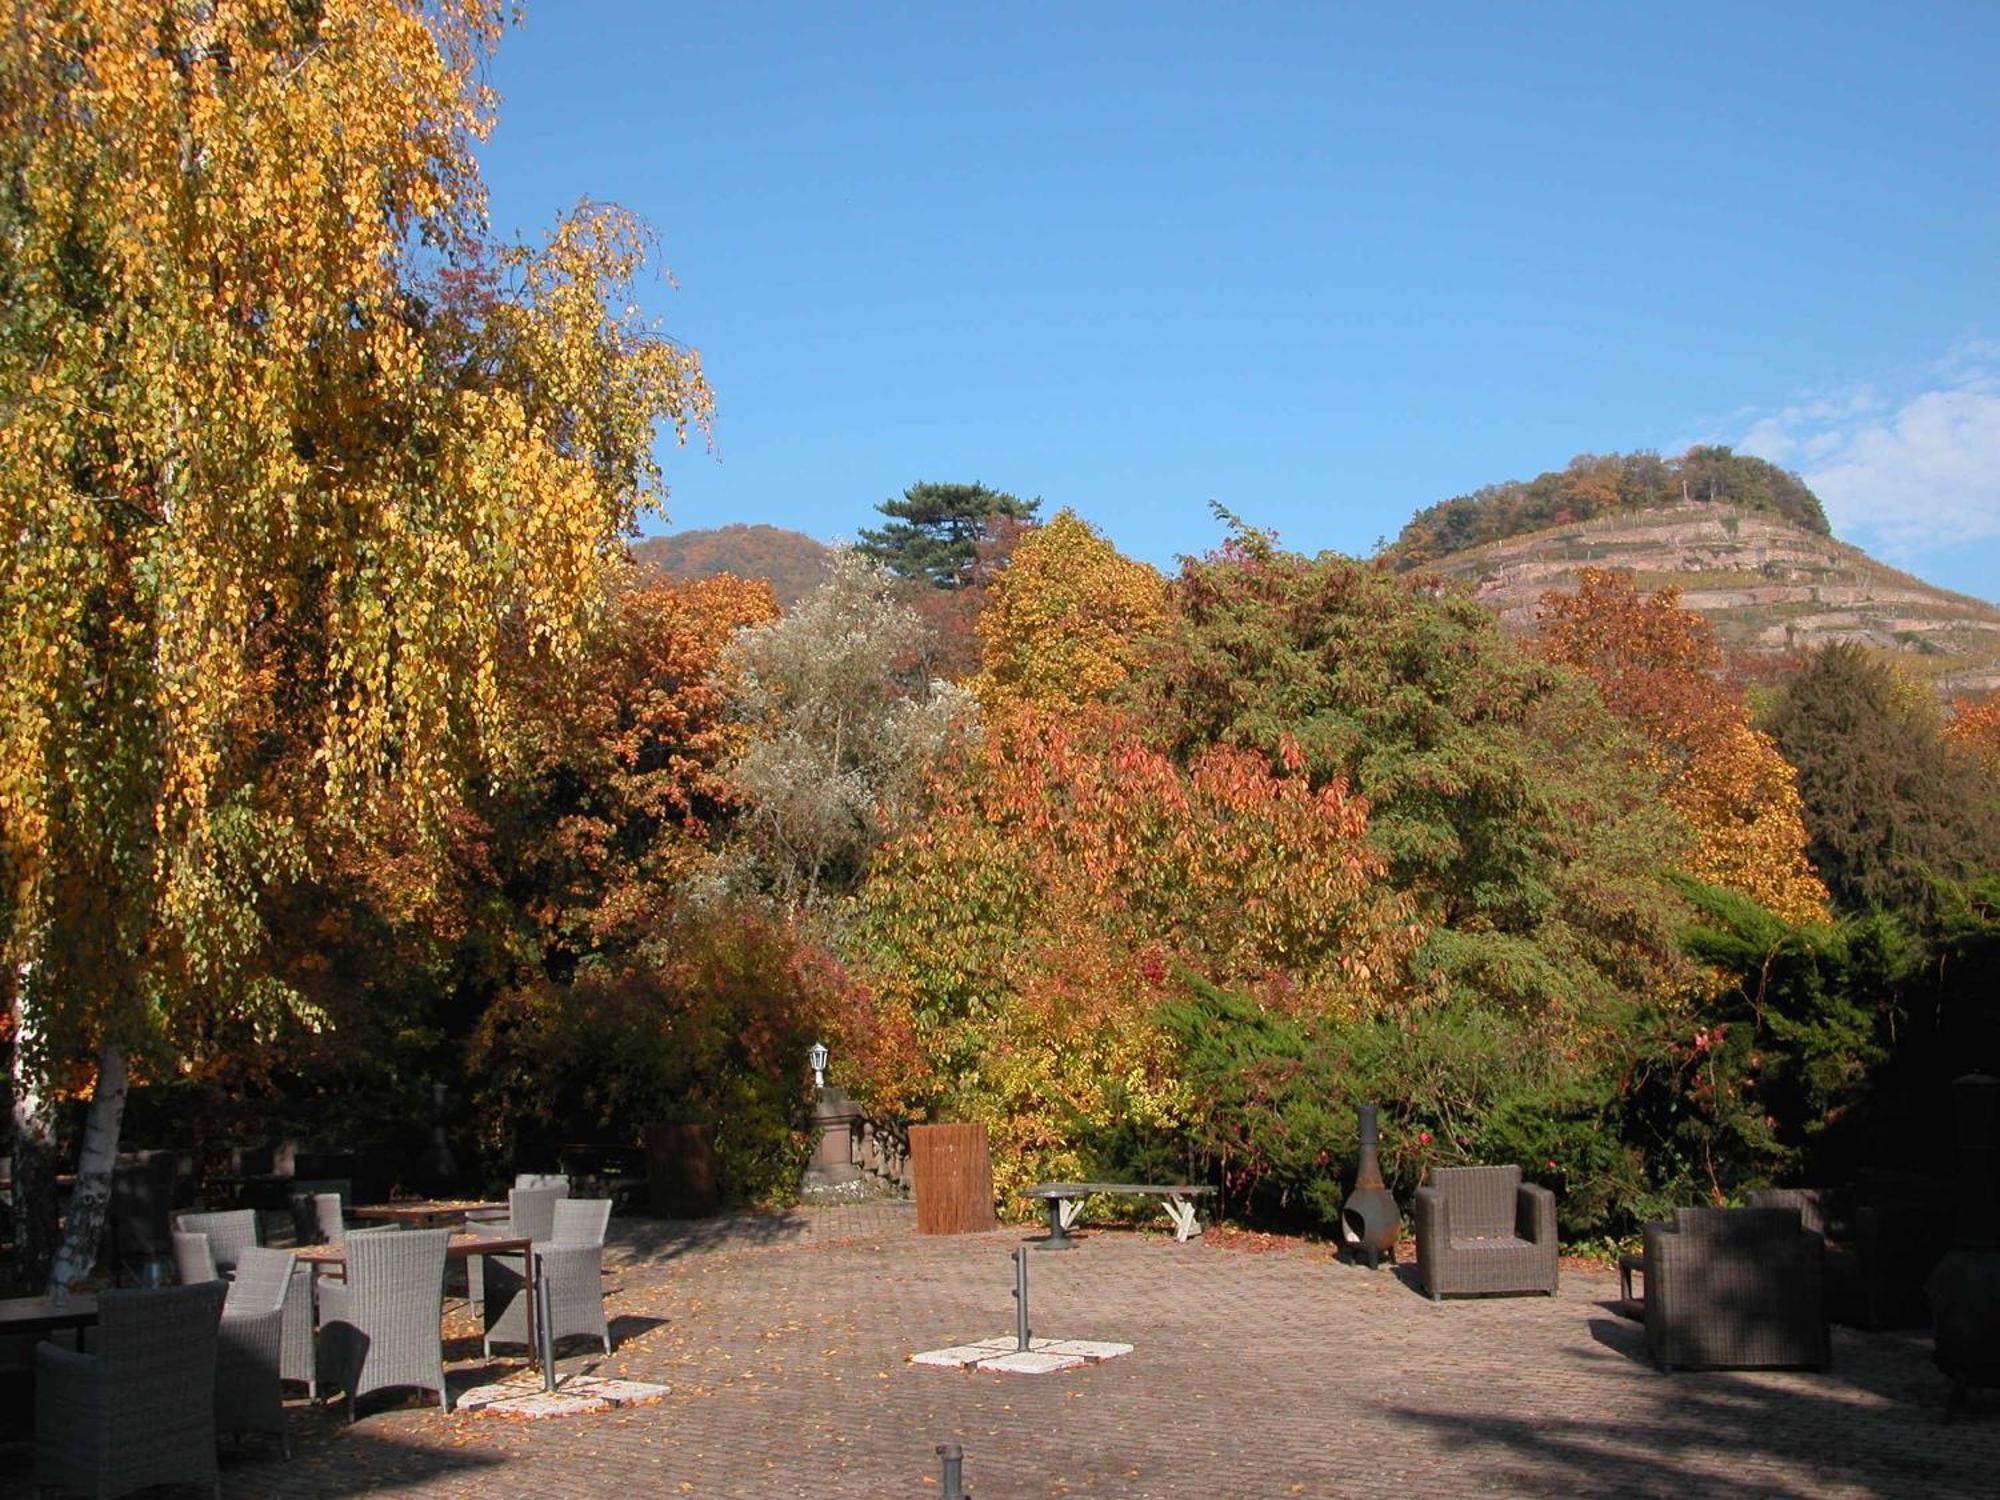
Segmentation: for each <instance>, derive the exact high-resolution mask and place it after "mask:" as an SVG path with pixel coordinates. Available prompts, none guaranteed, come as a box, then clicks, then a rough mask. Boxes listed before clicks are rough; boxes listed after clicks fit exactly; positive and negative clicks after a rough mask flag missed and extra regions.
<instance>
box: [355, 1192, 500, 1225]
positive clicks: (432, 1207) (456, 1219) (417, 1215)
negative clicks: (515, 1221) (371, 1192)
mask: <svg viewBox="0 0 2000 1500" xmlns="http://www.w3.org/2000/svg"><path fill="white" fill-rule="evenodd" d="M347 1212H348V1217H350V1218H355V1219H378V1220H381V1221H382V1222H383V1223H387V1224H407V1225H409V1226H410V1227H411V1228H413V1229H441V1228H443V1227H445V1226H446V1225H449V1224H463V1223H464V1222H465V1221H466V1220H467V1219H468V1218H469V1217H471V1216H472V1215H473V1214H504V1213H506V1212H507V1205H506V1204H504V1203H482V1202H479V1201H477V1200H475V1199H466V1198H426V1199H423V1200H422V1201H419V1202H412V1203H370V1204H367V1205H365V1206H364V1207H361V1208H350V1209H349V1210H348V1211H347Z"/></svg>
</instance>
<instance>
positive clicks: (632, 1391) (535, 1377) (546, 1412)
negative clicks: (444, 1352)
mask: <svg viewBox="0 0 2000 1500" xmlns="http://www.w3.org/2000/svg"><path fill="white" fill-rule="evenodd" d="M667 1390H668V1387H666V1386H663V1385H647V1384H645V1383H644V1382H642V1381H637V1380H611V1379H607V1378H606V1377H604V1376H600V1375H570V1376H566V1377H565V1378H564V1379H563V1380H562V1381H560V1382H559V1383H558V1384H557V1386H556V1388H555V1389H554V1390H552V1391H545V1390H543V1389H542V1377H541V1372H540V1371H537V1370H523V1371H522V1372H521V1373H520V1374H518V1375H509V1376H508V1377H507V1378H506V1379H505V1380H496V1381H494V1382H493V1384H491V1385H480V1386H474V1387H473V1388H472V1389H471V1390H469V1391H467V1392H466V1393H465V1394H464V1395H463V1396H460V1397H459V1398H458V1400H457V1401H456V1402H455V1403H453V1410H455V1411H461V1412H467V1413H470V1414H471V1415H473V1416H476V1417H513V1418H516V1419H517V1420H524V1421H533V1420H536V1419H538V1418H541V1417H580V1416H583V1415H585V1414H587V1413H589V1412H595V1411H617V1410H618V1409H619V1408H620V1407H625V1406H644V1405H645V1404H646V1403H647V1402H649V1401H658V1400H659V1399H660V1398H661V1397H663V1396H665V1395H666V1394H667Z"/></svg>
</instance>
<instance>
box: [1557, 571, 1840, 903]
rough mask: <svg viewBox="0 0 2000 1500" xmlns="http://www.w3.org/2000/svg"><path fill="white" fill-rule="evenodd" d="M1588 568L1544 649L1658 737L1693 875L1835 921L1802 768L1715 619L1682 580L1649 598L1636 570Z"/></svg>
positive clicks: (1655, 744)
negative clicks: (1805, 805)
mask: <svg viewBox="0 0 2000 1500" xmlns="http://www.w3.org/2000/svg"><path fill="white" fill-rule="evenodd" d="M1577 576H1578V587H1577V591H1576V592H1575V593H1574V594H1564V593H1560V592H1556V591H1551V592H1549V593H1547V594H1544V595H1543V596H1542V607H1541V611H1540V616H1539V618H1540V620H1541V623H1542V628H1543V645H1544V649H1545V650H1546V651H1547V653H1548V655H1549V656H1550V657H1551V658H1552V659H1553V660H1556V661H1559V662H1565V663H1568V664H1569V665H1571V666H1574V667H1577V668H1579V669H1580V670H1582V671H1583V672H1585V673H1586V674H1588V675H1589V676H1590V677H1591V679H1592V680H1593V681H1595V682H1596V683H1597V685H1598V688H1599V690H1600V691H1601V692H1602V693H1603V695H1604V700H1605V702H1606V704H1608V705H1609V706H1610V708H1611V710H1612V712H1613V713H1616V714H1617V715H1619V716H1620V717H1621V718H1623V719H1624V720H1626V721H1627V722H1628V723H1630V724H1632V725H1633V726H1634V727H1635V728H1637V729H1638V730H1640V732H1642V733H1643V734H1644V735H1645V736H1646V739H1647V742H1648V744H1649V745H1650V747H1651V752H1650V758H1651V760H1652V762H1653V764H1654V766H1655V768H1656V769H1657V771H1658V773H1659V775H1660V777H1661V781H1662V784H1663V786H1664V789H1665V793H1666V797H1667V800H1668V801H1669V802H1670V803H1671V804H1672V805H1673V807H1674V808H1675V810H1676V811H1678V812H1679V813H1681V815H1682V816H1683V817H1685V818H1686V819H1687V820H1688V823H1689V824H1690V825H1691V826H1692V827H1693V829H1694V830H1695V837H1696V843H1695V849H1694V851H1693V853H1692V855H1691V858H1690V871H1689V873H1691V874H1693V875H1695V876H1697V877H1698V878H1700V879H1702V880H1705V881H1707V882H1709V883H1710V884H1712V885H1718V886H1722V887H1725V888H1726V889H1729V890H1734V891H1739V892H1741V893H1742V894H1744V895H1746V896H1749V897H1750V898H1751V899H1753V900H1755V901H1757V902H1759V903H1761V904H1762V905H1764V906H1765V907H1767V908H1769V909H1770V910H1771V911H1773V912H1775V913H1777V914H1778V915H1779V916H1782V917H1784V918H1786V919H1787V920H1790V921H1795V922H1806V921H1820V920H1824V919H1825V918H1826V916H1827V893H1826V887H1825V886H1824V885H1822V884H1821V883H1820V879H1819V877H1818V876H1817V875H1816V874H1815V873H1814V872H1813V868H1812V865H1811V862H1810V861H1808V860H1807V858H1806V852H1805V849H1806V831H1805V824H1804V822H1803V820H1802V818H1801V816H1800V803H1799V793H1798V775H1797V773H1796V772H1795V771H1794V770H1793V769H1792V767H1791V766H1790V765H1789V764H1788V763H1787V762H1786V761H1785V758H1784V757H1783V756H1782V755H1780V754H1779V753H1778V747H1777V745H1776V744H1775V743H1774V742H1773V741H1772V739H1771V737H1770V736H1769V735H1767V734H1764V733H1762V732H1761V731H1759V730H1757V729H1754V728H1752V727H1751V725H1750V716H1749V711H1748V709H1747V708H1746V707H1745V706H1744V704H1743V701H1742V700H1741V699H1740V698H1739V697H1737V696H1735V695H1733V694H1732V693H1730V692H1729V691H1728V690H1727V689H1726V688H1725V687H1724V685H1723V683H1722V681H1721V679H1720V676H1719V673H1720V670H1721V667H1722V653H1721V651H1720V650H1719V649H1718V648H1717V646H1716V644H1715V639H1714V635H1713V633H1712V632H1711V630H1710V629H1709V625H1708V622H1707V621H1705V620H1704V619H1702V618H1701V616H1699V615H1697V614H1695V613H1694V612H1693V611H1691V610H1687V609H1683V608H1681V605H1680V593H1679V591H1678V590H1676V589H1671V588H1667V589H1661V590H1660V591H1659V592H1658V593H1655V594H1652V595H1650V596H1641V595H1640V593H1639V592H1638V590H1637V589H1636V588H1635V587H1634V585H1633V583H1632V579H1631V575H1630V574H1627V573H1621V572H1612V571H1609V570H1606V569H1601V568H1584V569H1582V570H1580V572H1579V573H1578V575H1577Z"/></svg>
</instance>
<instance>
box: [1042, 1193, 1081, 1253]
mask: <svg viewBox="0 0 2000 1500" xmlns="http://www.w3.org/2000/svg"><path fill="white" fill-rule="evenodd" d="M1048 1204H1049V1237H1048V1238H1047V1239H1045V1240H1037V1241H1035V1248H1036V1249H1037V1250H1073V1249H1075V1248H1076V1243H1075V1241H1073V1240H1072V1239H1070V1237H1069V1233H1068V1230H1067V1229H1066V1227H1065V1226H1064V1224H1063V1200H1062V1199H1060V1198H1051V1199H1049V1200H1048Z"/></svg>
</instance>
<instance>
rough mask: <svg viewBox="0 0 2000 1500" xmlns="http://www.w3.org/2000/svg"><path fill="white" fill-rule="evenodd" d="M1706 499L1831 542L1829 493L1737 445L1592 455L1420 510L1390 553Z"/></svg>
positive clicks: (1473, 542)
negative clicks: (1822, 496)
mask: <svg viewBox="0 0 2000 1500" xmlns="http://www.w3.org/2000/svg"><path fill="white" fill-rule="evenodd" d="M1692 501H1702V502H1705V503H1707V504H1709V505H1721V506H1727V507H1730V508H1731V509H1734V510H1738V511H1742V512H1744V513H1746V514H1749V515H1758V516H1766V517H1769V518H1770V519H1772V520H1776V521H1784V522H1787V523H1789V524H1791V525H1793V526H1797V527H1799V528H1801V529H1803V530H1805V531H1809V532H1813V533H1815V534H1817V535H1819V536H1831V535H1832V534H1833V531H1832V528H1831V527H1829V526H1828V525H1827V523H1826V511H1825V510H1824V509H1822V508H1821V506H1820V503H1819V496H1817V495H1815V494H1814V493H1813V492H1812V491H1811V490H1810V489H1809V488H1807V486H1806V483H1805V481H1804V480H1802V479H1800V478H1799V476H1798V475H1796V474H1794V473H1792V472H1791V471H1790V470H1789V469H1781V468H1779V467H1778V466H1777V465H1776V464H1772V463H1766V462H1765V461H1764V460H1763V459H1761V458H1752V457H1750V456H1749V455H1748V454H1743V453H1735V452H1732V451H1731V450H1730V449H1728V448H1717V447H1694V448H1690V449H1688V451H1687V452H1685V453H1683V454H1681V455H1679V456H1678V457H1676V458H1662V457H1660V455H1659V454H1657V453H1645V452H1641V453H1585V454H1581V455H1579V456H1578V457H1576V458H1573V459H1571V460H1570V461H1569V464H1568V466H1567V467H1565V468H1561V469H1551V470H1549V472H1547V473H1546V474H1537V475H1536V476H1535V477H1534V478H1533V479H1510V480H1507V481H1506V482H1505V483H1502V484H1489V485H1486V486H1485V487H1484V488H1482V489H1477V490H1474V491H1473V492H1472V493H1471V494H1469V495H1457V496H1454V497H1453V498H1452V499H1450V500H1441V501H1439V502H1438V503H1437V504H1436V505H1432V506H1428V507H1426V508H1425V509H1423V510H1420V511H1418V512H1417V513H1416V514H1415V515H1414V516H1412V517H1411V518H1410V519H1409V522H1408V523H1407V524H1406V525H1405V526H1404V527H1403V529H1402V532H1401V533H1400V534H1399V535H1398V536H1397V538H1396V540H1395V541H1394V542H1393V543H1392V544H1391V545H1390V546H1389V547H1388V548H1387V549H1386V550H1385V551H1384V553H1383V560H1384V561H1385V562H1387V563H1389V564H1390V565H1391V566H1392V567H1397V568H1410V567H1416V566H1419V565H1421V564H1424V563H1430V562H1436V561H1437V560H1438V559H1440V558H1444V557H1449V556H1452V555H1453V554H1455V553H1459V552H1463V551H1464V550H1465V549H1466V548H1468V547H1477V546H1480V545H1482V544H1484V543H1487V542H1498V541H1504V540H1506V539H1507V538H1508V537H1513V536H1522V535H1525V534H1527V533H1529V532H1537V531H1546V530H1547V529H1548V528H1549V527H1551V526H1566V525H1569V524H1570V523H1572V522H1577V521H1590V520H1596V519H1599V518H1601V517H1606V516H1614V515H1642V514H1646V513H1649V512H1652V511H1656V510H1659V509H1661V508H1663V507H1665V506H1669V505H1674V504H1685V503H1688V502H1692Z"/></svg>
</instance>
